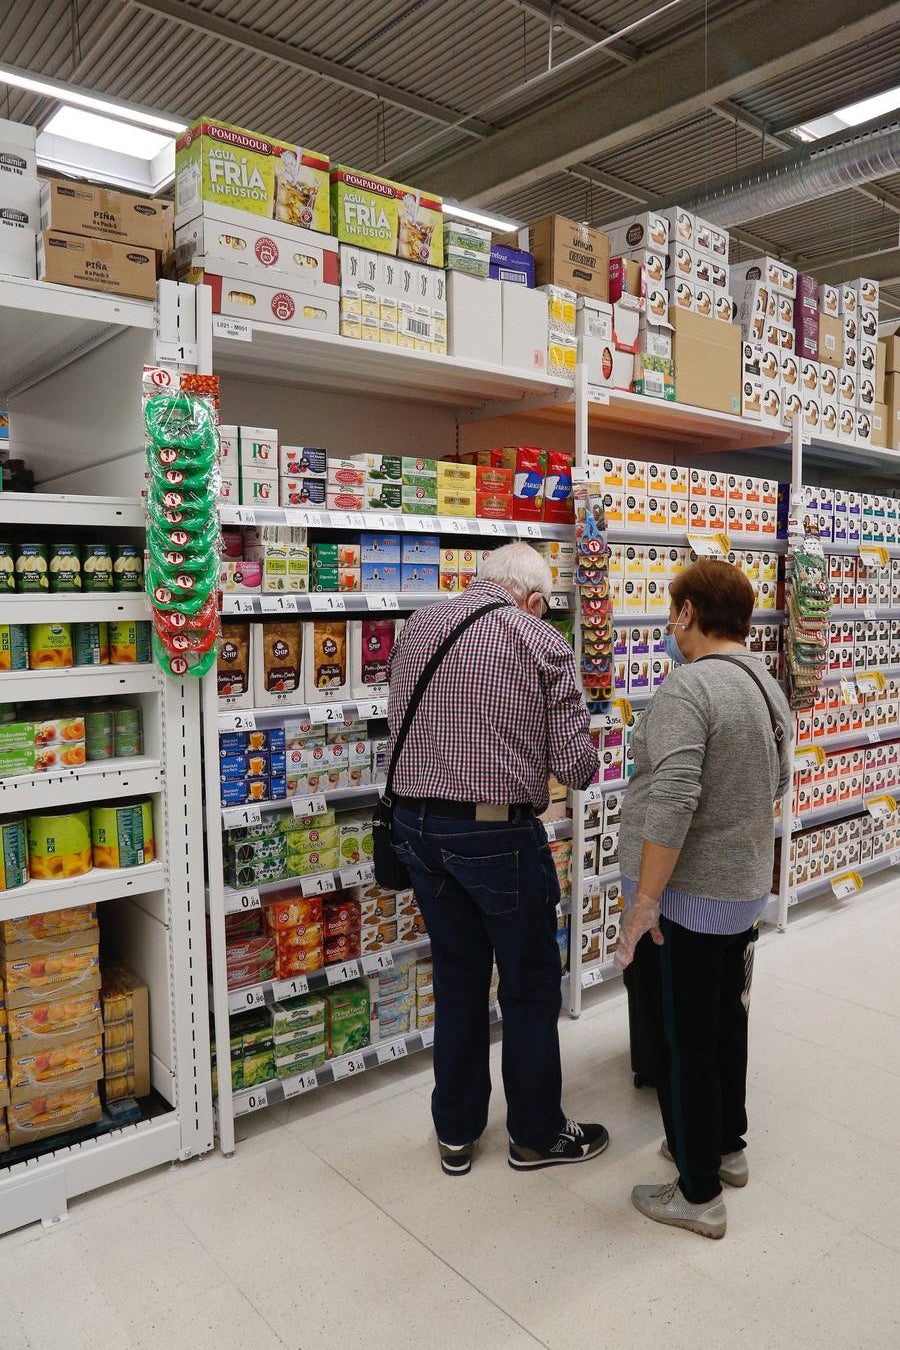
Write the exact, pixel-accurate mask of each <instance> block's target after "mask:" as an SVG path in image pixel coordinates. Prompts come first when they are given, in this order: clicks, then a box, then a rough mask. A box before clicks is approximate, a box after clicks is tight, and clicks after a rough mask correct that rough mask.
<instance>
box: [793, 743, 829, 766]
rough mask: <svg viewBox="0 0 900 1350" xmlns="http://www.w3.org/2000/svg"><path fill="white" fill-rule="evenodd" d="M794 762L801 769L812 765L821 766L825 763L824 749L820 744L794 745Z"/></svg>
mask: <svg viewBox="0 0 900 1350" xmlns="http://www.w3.org/2000/svg"><path fill="white" fill-rule="evenodd" d="M794 763H795V764H796V765H797V767H798V768H801V769H809V768H811V767H812V765H817V766H818V767H819V768H822V767H823V765H824V764H825V751H824V750H823V749H822V747H821V745H801V746H795V747H794Z"/></svg>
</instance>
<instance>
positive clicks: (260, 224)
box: [175, 204, 340, 295]
mask: <svg viewBox="0 0 900 1350" xmlns="http://www.w3.org/2000/svg"><path fill="white" fill-rule="evenodd" d="M195 258H199V259H202V260H203V261H202V263H200V264H199V265H201V266H203V267H204V268H208V269H209V270H210V271H211V272H215V271H217V270H218V271H224V272H229V273H230V272H232V271H233V270H234V269H235V268H237V270H238V271H239V272H241V271H243V270H244V268H247V269H248V270H249V271H251V272H254V273H256V274H257V276H259V277H265V276H269V275H272V274H274V273H278V274H279V276H283V278H284V280H283V284H284V285H286V286H289V287H290V288H291V289H292V290H298V291H306V292H308V293H315V292H316V291H319V290H322V291H323V293H324V294H326V295H327V294H331V293H332V288H334V291H337V289H338V288H339V285H340V267H339V260H338V244H337V240H336V239H333V238H331V237H330V236H328V235H324V234H316V233H315V232H314V231H312V230H305V229H303V228H302V227H301V226H299V225H291V224H289V223H288V222H286V221H283V220H262V219H254V218H253V217H252V216H248V214H247V213H246V211H236V210H234V209H233V208H231V207H227V206H219V205H213V204H207V205H205V206H204V208H203V214H202V215H201V216H196V217H195V218H194V219H193V220H191V221H188V222H187V224H185V225H182V226H180V227H179V229H177V230H176V232H175V267H176V270H183V269H184V268H187V267H190V266H192V265H193V263H194V259H195ZM214 263H218V264H219V267H216V266H213V264H214ZM288 278H289V280H288Z"/></svg>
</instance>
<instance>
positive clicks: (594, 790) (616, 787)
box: [584, 778, 629, 806]
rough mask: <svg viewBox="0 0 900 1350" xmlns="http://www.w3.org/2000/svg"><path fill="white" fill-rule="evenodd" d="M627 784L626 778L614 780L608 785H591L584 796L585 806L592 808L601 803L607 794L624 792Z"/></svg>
mask: <svg viewBox="0 0 900 1350" xmlns="http://www.w3.org/2000/svg"><path fill="white" fill-rule="evenodd" d="M628 783H629V779H627V778H615V779H613V780H612V781H611V782H609V783H592V784H591V786H590V787H589V788H587V789H586V791H585V794H584V804H585V806H593V805H594V804H595V803H596V802H599V801H602V800H603V798H604V797H605V796H606V794H607V792H624V791H625V789H626V788H627V786H628Z"/></svg>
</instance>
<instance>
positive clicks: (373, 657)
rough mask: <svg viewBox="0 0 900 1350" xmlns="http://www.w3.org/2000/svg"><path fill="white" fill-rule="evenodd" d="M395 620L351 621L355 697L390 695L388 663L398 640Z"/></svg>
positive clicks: (349, 634)
mask: <svg viewBox="0 0 900 1350" xmlns="http://www.w3.org/2000/svg"><path fill="white" fill-rule="evenodd" d="M396 637H397V633H396V621H395V620H394V619H357V620H354V621H353V622H351V623H350V625H349V630H348V638H349V643H350V692H351V695H352V696H353V698H387V692H388V662H389V661H390V659H391V652H392V651H393V649H394V642H395V641H396Z"/></svg>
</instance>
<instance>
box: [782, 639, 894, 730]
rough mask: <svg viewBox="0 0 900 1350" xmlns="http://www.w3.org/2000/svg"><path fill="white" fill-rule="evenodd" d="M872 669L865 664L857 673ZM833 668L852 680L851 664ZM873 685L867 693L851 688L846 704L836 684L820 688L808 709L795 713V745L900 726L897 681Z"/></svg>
mask: <svg viewBox="0 0 900 1350" xmlns="http://www.w3.org/2000/svg"><path fill="white" fill-rule="evenodd" d="M851 651H852V643H851ZM836 659H838V660H839V659H841V658H840V657H839V656H838V657H836ZM875 666H876V663H875V662H867V663H866V664H865V665H861V666H860V667H859V672H860V674H863V673H864V672H868V671H872V670H874V669H875ZM834 669H838V670H843V669H846V672H847V678H848V679H849V680H851V681H852V680H853V677H854V673H855V672H854V669H853V667H852V665H850V666H847V667H845V666H838V667H834ZM875 683H876V686H877V687H875V688H873V689H872V690H871V691H869V690H865V691H863V690H859V689H856V688H854V689H853V690H852V691H850V692H851V698H852V701H849V702H848V699H847V697H846V696H845V691H844V690H843V689H842V688H841V686H840V684H839V683H833V684H826V685H822V686H820V688H819V691H818V693H817V695H816V700H815V702H814V704H813V705H812V707H811V708H803V709H800V710H799V711H798V712H797V714H796V731H795V741H796V744H797V745H798V746H804V745H815V744H818V743H820V742H821V741H827V740H828V739H829V738H831V737H833V736H848V735H851V734H852V733H854V732H862V731H867V730H878V731H883V730H887V729H893V728H894V727H896V726H897V725H898V724H900V681H898V680H897V679H896V678H895V677H893V676H891V677H887V678H886V679H885V680H884V683H883V687H882V684H881V681H878V680H876V682H875Z"/></svg>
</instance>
